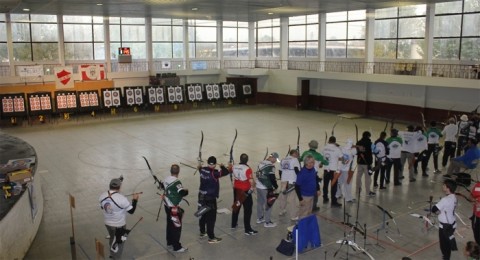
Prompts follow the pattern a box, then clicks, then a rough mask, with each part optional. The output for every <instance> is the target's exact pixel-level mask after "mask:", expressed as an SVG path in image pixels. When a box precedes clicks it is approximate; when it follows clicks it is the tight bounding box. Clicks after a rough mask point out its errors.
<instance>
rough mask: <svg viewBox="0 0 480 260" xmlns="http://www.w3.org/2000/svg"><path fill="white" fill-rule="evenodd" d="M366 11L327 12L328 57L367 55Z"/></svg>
mask: <svg viewBox="0 0 480 260" xmlns="http://www.w3.org/2000/svg"><path fill="white" fill-rule="evenodd" d="M365 28H366V11H365V10H358V11H345V12H335V13H327V24H326V53H325V55H326V57H327V58H363V57H365Z"/></svg>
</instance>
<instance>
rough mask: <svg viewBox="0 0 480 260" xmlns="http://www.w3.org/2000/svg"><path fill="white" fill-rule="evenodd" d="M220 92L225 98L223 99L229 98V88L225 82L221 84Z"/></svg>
mask: <svg viewBox="0 0 480 260" xmlns="http://www.w3.org/2000/svg"><path fill="white" fill-rule="evenodd" d="M222 94H223V98H225V99H228V98H230V91H229V89H228V85H227V84H223V85H222Z"/></svg>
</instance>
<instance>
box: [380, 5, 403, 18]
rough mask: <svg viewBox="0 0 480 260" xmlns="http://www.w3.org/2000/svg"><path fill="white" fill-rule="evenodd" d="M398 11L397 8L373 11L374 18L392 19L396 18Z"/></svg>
mask: <svg viewBox="0 0 480 260" xmlns="http://www.w3.org/2000/svg"><path fill="white" fill-rule="evenodd" d="M397 15H398V9H397V7H390V8H383V9H376V10H375V18H376V19H378V18H393V17H397Z"/></svg>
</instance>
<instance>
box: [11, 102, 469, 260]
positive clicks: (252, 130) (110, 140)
mask: <svg viewBox="0 0 480 260" xmlns="http://www.w3.org/2000/svg"><path fill="white" fill-rule="evenodd" d="M337 121H338V123H337V126H336V127H335V135H336V137H337V141H338V143H340V144H342V145H343V144H344V143H345V142H346V140H347V139H348V138H351V139H353V140H355V127H354V125H355V124H357V125H358V128H359V132H360V134H361V133H362V132H363V131H365V130H369V131H371V132H372V133H373V135H372V140H375V139H376V137H377V136H378V134H379V133H380V131H382V130H383V129H384V127H385V122H384V121H379V120H372V119H366V118H356V119H348V118H343V117H339V116H338V115H337V114H329V113H323V112H316V111H297V110H294V109H287V108H278V107H269V106H248V107H230V108H228V107H227V108H215V109H202V110H197V111H176V112H171V113H157V114H140V113H139V114H128V115H127V114H126V115H123V116H122V115H118V116H116V117H112V116H110V115H103V116H101V117H98V118H95V119H93V118H81V119H76V118H71V119H70V121H69V122H65V121H63V119H62V120H60V121H59V122H51V123H47V124H45V125H34V126H22V127H15V128H6V129H3V131H4V132H6V133H8V134H11V135H14V136H17V137H20V138H22V139H24V140H25V141H27V142H28V143H30V144H31V145H32V146H33V147H35V149H36V151H37V153H38V163H39V165H38V173H37V175H36V177H37V178H41V180H42V183H43V186H42V189H43V193H44V197H45V211H44V215H43V220H42V224H41V225H40V229H39V231H38V234H37V236H36V238H35V240H34V241H33V243H32V245H31V248H30V250H29V251H28V253H27V254H26V257H25V259H70V258H76V259H95V258H96V251H95V239H98V240H100V241H101V242H103V243H104V244H105V245H106V244H107V240H106V239H105V236H106V234H107V231H106V229H105V226H104V225H103V217H102V212H101V210H100V208H99V204H98V196H99V195H100V193H102V192H103V191H105V190H106V189H107V188H108V183H109V180H110V179H112V178H114V177H118V176H120V175H123V176H124V178H125V180H124V184H123V187H122V191H123V193H124V194H130V193H133V192H143V194H142V195H141V197H140V200H139V208H138V209H137V211H136V212H135V214H134V215H129V216H128V219H127V223H128V225H130V226H131V225H133V224H134V223H135V222H136V221H137V220H138V219H139V218H140V217H143V221H141V222H140V223H139V224H138V226H137V227H136V228H135V229H134V230H133V231H132V233H131V234H130V236H129V238H128V241H127V242H126V247H125V250H124V258H125V259H173V258H178V259H197V260H198V259H287V258H288V257H286V256H284V255H281V254H279V253H278V252H276V250H275V248H276V246H277V245H278V244H279V242H280V240H281V239H282V238H284V237H285V236H286V234H287V230H286V228H287V227H288V226H290V225H291V224H292V222H291V221H290V219H288V218H287V217H285V216H283V217H281V216H279V215H278V213H279V212H278V209H277V208H276V207H275V206H276V205H274V208H273V213H272V218H273V220H274V222H276V223H277V224H278V226H277V227H274V228H264V227H263V224H262V225H256V224H255V219H256V217H257V216H256V213H255V211H254V214H253V217H252V225H253V227H254V228H256V229H257V230H258V231H259V233H258V235H257V236H246V235H245V234H244V233H243V227H241V226H240V227H239V228H238V229H236V230H231V229H230V218H231V215H228V214H219V215H218V217H217V225H216V229H215V231H216V235H217V236H218V237H221V238H223V241H222V242H221V243H218V244H208V243H207V241H206V239H200V238H199V236H198V235H199V230H198V220H197V219H196V218H195V217H194V215H193V213H194V212H195V210H196V194H197V191H198V186H199V179H198V174H197V175H194V170H193V169H191V168H188V167H186V166H181V173H180V179H181V180H182V181H183V183H184V186H186V187H187V188H188V189H189V190H190V195H189V196H188V197H187V199H188V200H189V201H190V206H188V205H184V207H185V208H186V215H185V218H184V222H183V232H182V239H181V242H182V243H183V245H184V246H185V247H188V249H189V250H188V252H186V253H172V252H170V251H168V250H167V249H166V241H165V212H162V213H161V215H160V219H159V220H158V222H156V221H155V219H156V216H157V210H158V207H159V204H160V200H159V198H158V195H156V192H157V190H156V187H155V185H154V183H153V178H152V177H151V176H150V173H149V171H148V168H147V165H146V164H145V161H144V160H143V158H142V156H145V157H146V158H148V159H149V161H150V164H151V165H152V168H153V170H154V172H155V173H156V175H157V176H158V177H159V178H160V179H163V178H165V177H166V176H167V175H168V169H169V167H170V165H171V164H173V163H182V164H187V165H195V164H196V158H197V156H198V148H199V142H200V137H201V131H203V133H204V136H205V138H204V142H203V149H202V155H203V158H204V159H205V158H208V156H210V155H215V156H216V157H217V158H218V161H219V162H227V161H228V153H229V150H230V145H231V143H232V140H233V137H234V135H235V129H237V131H238V138H237V140H236V142H235V146H234V150H233V152H234V157H235V158H238V157H239V155H240V154H241V153H247V154H248V155H249V156H250V165H251V166H252V167H256V165H257V163H258V162H259V161H261V160H262V158H263V157H264V154H265V151H266V149H267V148H268V151H269V152H274V151H276V152H278V153H280V154H281V155H282V156H283V155H285V154H286V153H287V150H288V147H289V146H291V147H292V148H293V147H296V145H297V127H299V129H300V132H301V136H300V150H301V151H304V150H305V149H307V147H308V146H307V143H308V142H309V141H310V140H311V139H317V140H318V141H319V143H320V146H323V144H324V140H325V132H328V134H330V132H331V131H332V126H333V125H334V123H335V122H337ZM396 127H399V128H401V125H400V124H397V126H396ZM320 149H321V147H320ZM430 169H433V166H430ZM441 181H442V178H441V175H438V174H437V175H434V174H433V173H431V174H430V176H429V177H428V178H422V177H421V176H418V177H417V181H416V182H413V183H408V182H407V181H406V180H404V182H403V185H402V186H399V187H394V186H392V185H391V186H388V188H387V189H386V190H381V191H380V190H378V191H377V196H376V197H372V198H368V197H366V196H365V194H360V197H359V203H358V205H357V204H356V203H355V204H351V203H348V205H346V206H345V207H344V208H342V209H338V208H330V206H329V205H328V204H322V202H319V206H320V211H319V212H317V213H316V216H317V219H318V222H319V225H320V230H321V238H322V247H320V248H317V249H314V250H311V251H308V252H305V253H303V254H301V255H299V258H300V259H369V258H368V256H366V255H365V254H362V253H361V252H359V251H354V250H353V249H352V247H347V246H343V247H342V248H340V249H339V246H340V245H339V244H337V243H336V241H337V240H339V239H343V238H344V237H345V236H346V238H347V239H348V240H351V241H354V242H356V243H357V244H358V245H359V246H361V247H364V248H366V250H367V251H368V253H369V254H370V255H371V256H373V258H375V259H401V258H402V257H405V256H409V257H410V258H411V259H441V253H440V249H439V245H438V231H437V230H436V229H435V228H434V227H433V228H429V229H427V228H426V227H425V223H424V222H423V221H422V220H420V219H418V218H414V217H412V216H410V213H418V214H421V215H426V213H427V212H426V209H428V208H429V203H428V200H429V198H430V196H433V201H434V202H436V201H438V200H439V198H440V197H441V196H442V191H441ZM354 189H355V187H354ZM355 190H356V189H355ZM459 191H461V192H464V193H465V191H464V190H461V189H459ZM68 194H71V195H72V196H74V197H75V201H76V208H75V209H74V210H73V220H74V228H75V241H76V244H75V247H74V250H71V246H70V236H72V229H71V218H70V209H69V204H68V203H69V197H68ZM356 196H358V194H356ZM254 198H255V197H254ZM458 201H459V205H458V210H457V213H458V216H459V217H460V219H457V222H458V223H459V224H458V228H457V231H458V232H457V234H456V238H457V242H458V244H459V246H458V247H459V248H463V247H464V245H465V243H466V242H467V241H469V240H472V239H473V235H472V232H471V227H470V223H469V220H468V218H469V217H470V213H471V206H470V205H469V204H468V203H467V202H466V201H465V200H464V199H462V198H458ZM231 203H232V191H231V184H230V183H229V179H228V177H226V178H223V179H222V180H221V192H220V198H219V208H227V209H229V208H230V206H231ZM255 206H256V203H254V208H255ZM378 206H380V207H382V208H384V209H386V210H387V211H388V212H389V213H390V214H391V215H392V216H393V220H391V219H389V217H388V216H384V214H383V213H382V211H380V210H379V207H378ZM347 214H348V215H350V216H351V217H350V219H349V222H350V223H352V224H355V223H358V225H359V226H361V227H366V229H367V236H366V240H365V239H364V238H363V236H362V235H360V234H359V233H356V235H355V237H354V236H353V234H352V233H350V232H349V229H350V228H348V227H346V226H345V225H342V222H343V221H344V216H345V215H347ZM384 217H385V219H386V222H385V223H384V221H383V219H384ZM242 219H243V217H242V214H241V215H240V221H239V223H240V225H242V224H241V223H243V222H242ZM383 224H385V225H383ZM106 247H107V245H106ZM72 252H74V253H72ZM72 254H74V256H72ZM105 254H106V255H108V252H107V250H105ZM290 258H293V257H290ZM452 259H465V257H464V256H463V254H462V250H460V251H457V252H454V253H453V255H452Z"/></svg>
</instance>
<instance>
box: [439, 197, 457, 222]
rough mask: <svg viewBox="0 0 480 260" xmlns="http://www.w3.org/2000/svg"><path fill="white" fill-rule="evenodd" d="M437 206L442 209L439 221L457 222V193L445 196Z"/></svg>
mask: <svg viewBox="0 0 480 260" xmlns="http://www.w3.org/2000/svg"><path fill="white" fill-rule="evenodd" d="M435 206H437V208H438V210H440V214H439V215H438V221H439V222H441V223H448V224H453V222H455V208H456V207H457V197H456V196H455V194H449V195H448V196H446V197H443V198H442V199H441V200H440V201H439V202H438V203H437V204H436V205H435Z"/></svg>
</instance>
